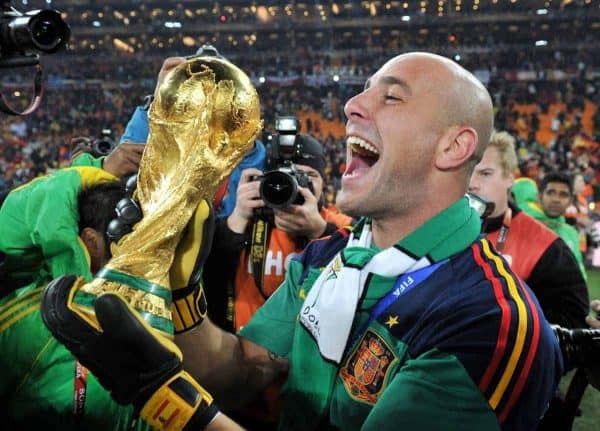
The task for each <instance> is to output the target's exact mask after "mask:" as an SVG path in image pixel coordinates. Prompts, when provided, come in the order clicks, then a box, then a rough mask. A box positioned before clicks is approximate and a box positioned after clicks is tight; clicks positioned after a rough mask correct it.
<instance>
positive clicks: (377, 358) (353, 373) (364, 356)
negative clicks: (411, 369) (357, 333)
mask: <svg viewBox="0 0 600 431" xmlns="http://www.w3.org/2000/svg"><path fill="white" fill-rule="evenodd" d="M395 359H396V355H395V354H394V352H393V351H392V349H391V348H390V347H389V346H388V345H387V343H386V342H385V341H383V339H382V338H381V337H379V335H377V334H376V333H375V332H373V331H370V330H368V331H367V332H366V333H365V335H364V336H363V338H362V340H361V342H360V343H359V345H358V346H357V347H356V349H355V350H354V351H353V352H352V354H351V355H350V357H349V358H348V360H347V361H346V363H345V364H344V366H343V368H342V369H341V370H340V377H341V378H342V380H343V381H344V386H345V387H346V390H347V391H348V394H349V395H350V396H351V397H352V398H354V399H356V400H358V401H362V402H366V403H369V404H375V403H376V402H377V399H378V398H379V395H380V394H381V391H382V389H383V385H384V383H385V380H386V374H387V372H388V370H389V367H390V364H391V363H392V362H393V361H394V360H395Z"/></svg>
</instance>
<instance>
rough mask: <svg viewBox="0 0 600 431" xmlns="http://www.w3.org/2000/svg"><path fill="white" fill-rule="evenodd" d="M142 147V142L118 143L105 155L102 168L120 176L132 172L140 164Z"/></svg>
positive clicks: (135, 170)
mask: <svg viewBox="0 0 600 431" xmlns="http://www.w3.org/2000/svg"><path fill="white" fill-rule="evenodd" d="M144 148H145V145H142V144H133V143H123V144H120V145H118V146H117V147H116V148H115V149H114V150H112V151H111V152H110V154H109V155H108V156H106V158H105V159H104V163H103V164H102V169H104V170H105V171H107V172H110V173H111V174H113V175H114V176H116V177H120V178H121V177H124V176H126V175H129V174H133V173H135V172H137V170H138V168H139V166H140V160H141V159H142V154H143V153H144Z"/></svg>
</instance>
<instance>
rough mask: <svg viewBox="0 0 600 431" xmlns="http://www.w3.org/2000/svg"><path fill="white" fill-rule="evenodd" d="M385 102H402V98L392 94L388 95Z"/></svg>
mask: <svg viewBox="0 0 600 431" xmlns="http://www.w3.org/2000/svg"><path fill="white" fill-rule="evenodd" d="M385 100H393V101H402V98H400V97H398V96H394V95H392V94H386V95H385Z"/></svg>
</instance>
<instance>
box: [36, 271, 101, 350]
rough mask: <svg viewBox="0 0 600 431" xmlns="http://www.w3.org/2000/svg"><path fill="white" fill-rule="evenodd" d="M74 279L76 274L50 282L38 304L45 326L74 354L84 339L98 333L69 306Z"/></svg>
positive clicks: (95, 335)
mask: <svg viewBox="0 0 600 431" xmlns="http://www.w3.org/2000/svg"><path fill="white" fill-rule="evenodd" d="M76 281H77V277H76V276H74V275H67V276H63V277H60V278H57V279H55V280H53V281H52V282H50V284H48V286H46V289H45V290H44V294H43V295H42V302H41V306H40V308H41V315H42V320H43V322H44V324H45V325H46V327H47V328H48V329H49V330H50V332H51V333H52V335H54V337H55V338H57V339H58V340H59V341H60V342H61V343H63V344H64V345H65V346H66V347H67V348H68V349H69V350H70V351H71V352H73V353H74V354H77V353H78V350H79V346H80V345H81V344H82V343H83V342H84V341H87V340H89V339H91V338H94V337H97V336H98V335H99V333H98V331H96V329H95V328H94V327H93V326H91V325H90V323H89V322H88V321H87V320H85V319H84V318H83V317H82V316H81V315H79V314H78V313H76V312H75V311H74V310H73V309H71V308H69V304H70V297H71V293H72V292H71V291H72V289H73V288H74V284H75V282H76Z"/></svg>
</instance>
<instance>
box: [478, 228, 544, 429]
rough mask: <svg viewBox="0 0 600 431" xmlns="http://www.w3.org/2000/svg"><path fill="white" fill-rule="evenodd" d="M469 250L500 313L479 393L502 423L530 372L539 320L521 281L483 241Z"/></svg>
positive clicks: (537, 341)
mask: <svg viewBox="0 0 600 431" xmlns="http://www.w3.org/2000/svg"><path fill="white" fill-rule="evenodd" d="M471 248H472V251H473V256H474V259H475V261H476V263H477V265H478V266H479V267H480V268H481V269H482V270H483V272H484V274H485V277H486V278H487V280H488V281H489V282H490V283H491V285H492V288H493V291H494V297H495V299H496V301H497V303H498V307H499V308H500V310H501V317H500V325H499V329H498V336H497V342H496V346H495V349H494V352H493V354H492V357H491V360H490V362H489V364H488V366H487V368H486V369H485V372H484V373H483V376H482V377H481V379H480V381H479V389H480V390H481V392H482V393H483V394H484V396H485V397H486V399H487V401H488V403H489V405H490V407H491V408H492V409H493V410H494V411H495V412H496V415H497V416H498V420H499V421H500V423H502V422H504V420H505V419H506V417H507V416H508V414H509V413H510V411H511V409H512V408H513V407H514V406H515V404H516V402H517V401H518V399H519V396H520V395H521V393H522V390H523V387H524V385H525V383H526V381H527V378H528V376H529V373H530V371H531V367H532V364H533V361H534V358H535V355H536V352H537V348H538V344H539V339H540V316H539V313H538V310H537V308H536V307H535V305H534V304H533V302H532V299H531V297H530V294H529V292H528V291H527V289H525V288H524V286H523V285H522V282H521V280H520V279H519V278H518V277H517V276H515V275H514V274H513V273H512V271H511V270H510V268H509V267H508V264H507V263H506V261H505V260H504V259H502V258H501V257H500V256H499V255H498V254H497V253H496V252H495V251H494V250H492V248H491V247H490V244H489V242H488V241H487V240H485V239H484V240H482V241H480V242H478V243H476V244H474V245H473V246H472V247H471Z"/></svg>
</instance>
